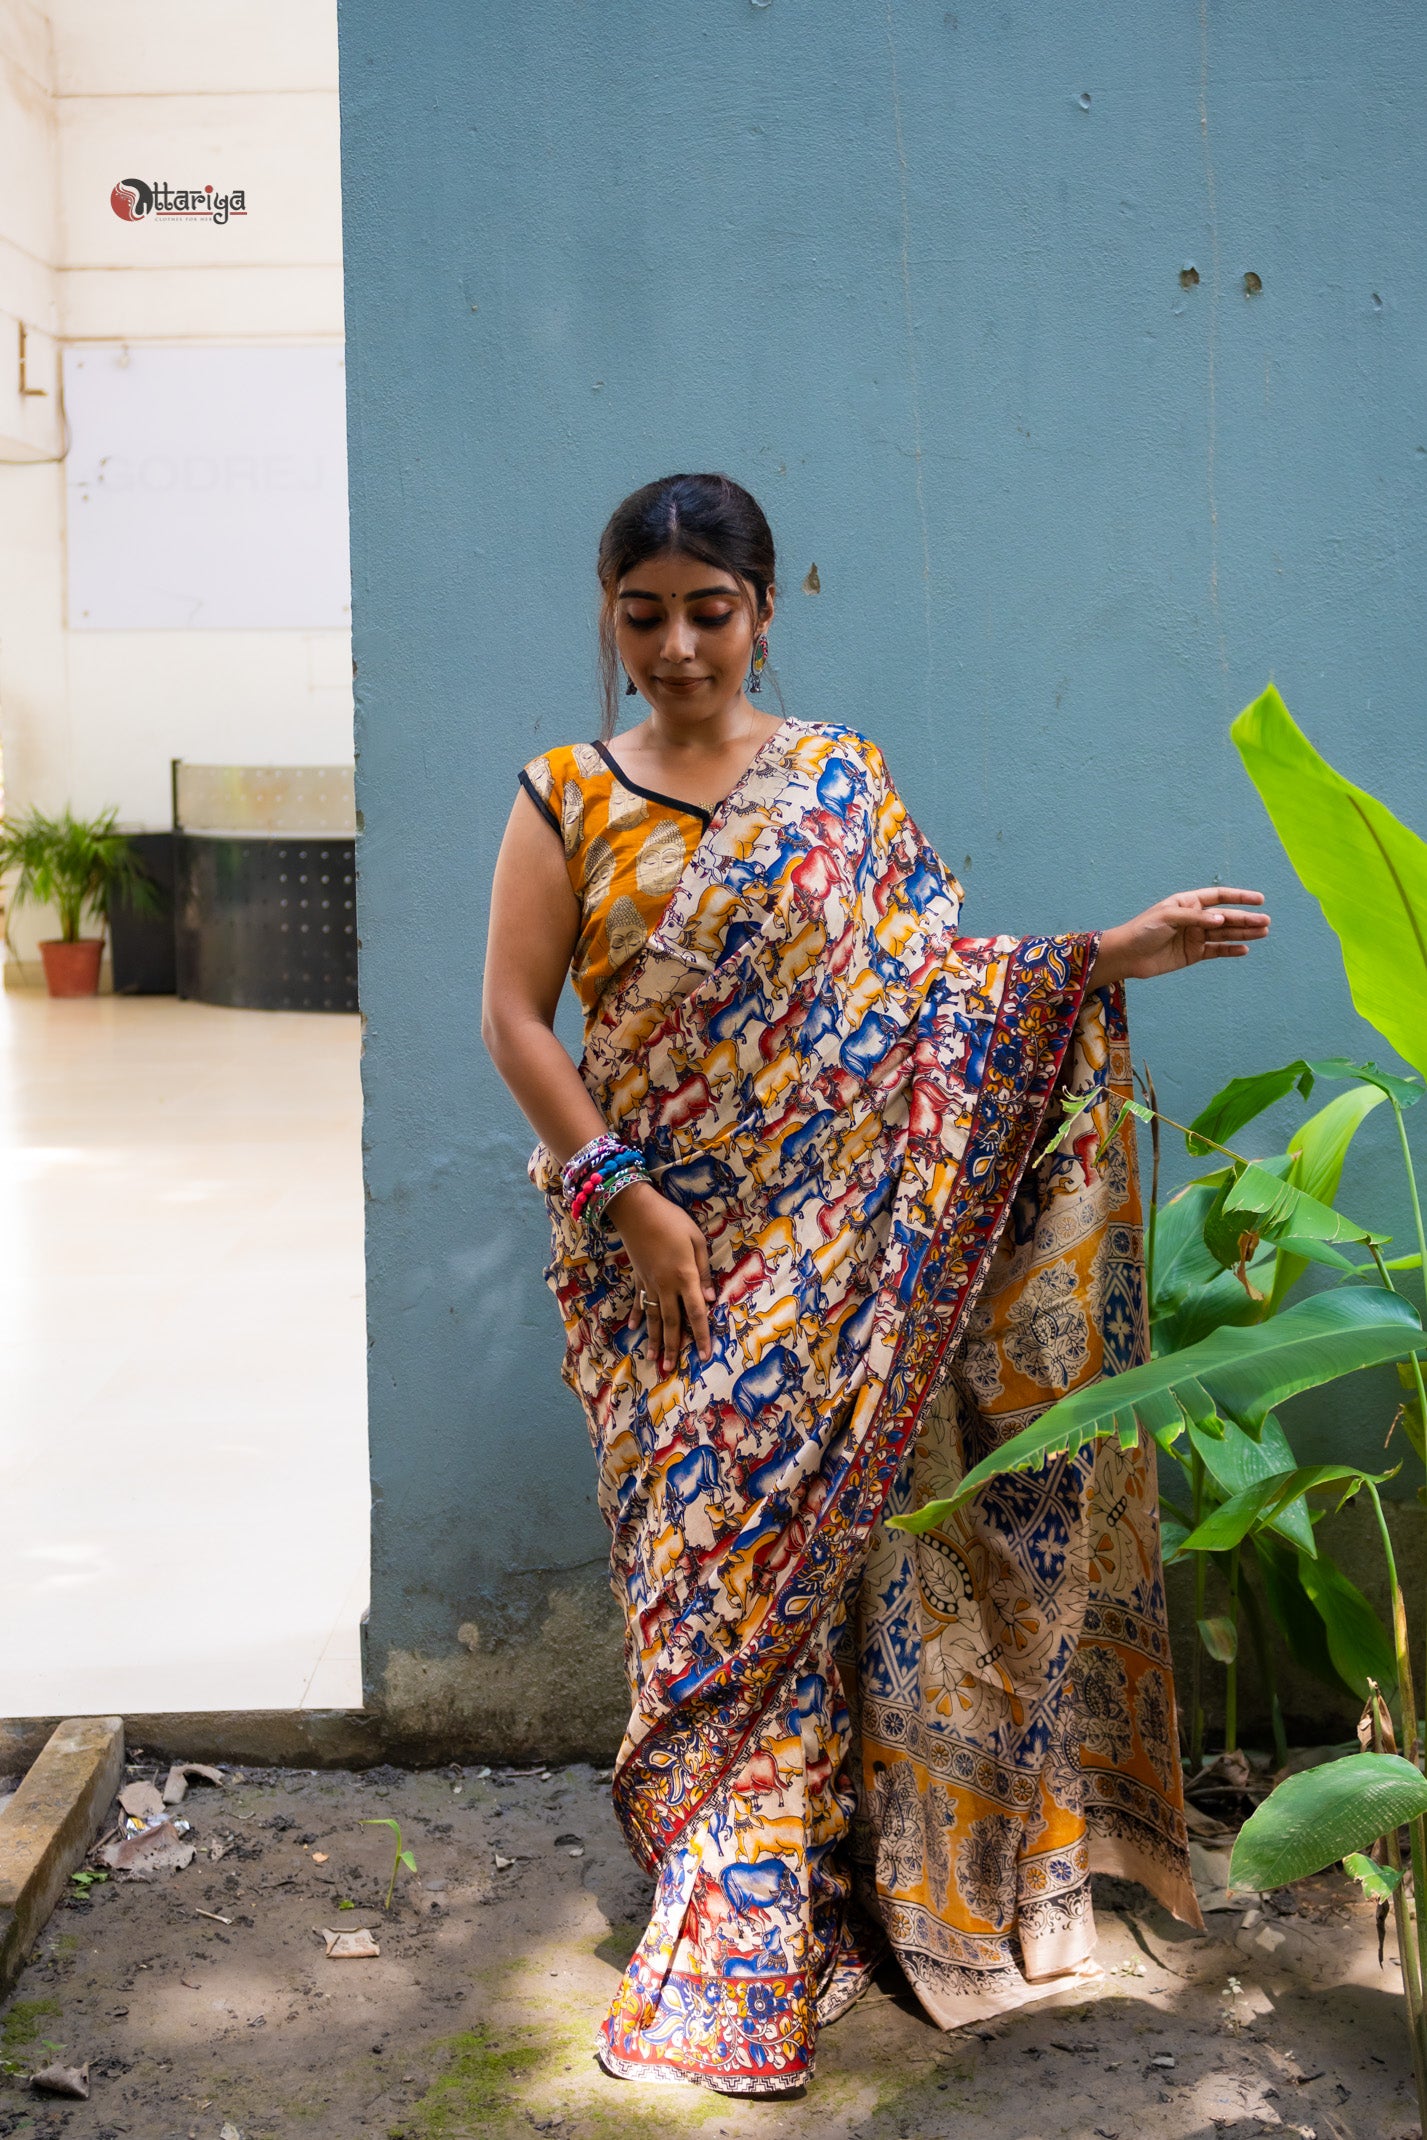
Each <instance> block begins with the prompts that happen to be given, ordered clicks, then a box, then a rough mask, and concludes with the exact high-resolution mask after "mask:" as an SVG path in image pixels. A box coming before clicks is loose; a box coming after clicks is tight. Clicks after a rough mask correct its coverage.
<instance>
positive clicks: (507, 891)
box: [481, 788, 605, 1166]
mask: <svg viewBox="0 0 1427 2140" xmlns="http://www.w3.org/2000/svg"><path fill="white" fill-rule="evenodd" d="M579 930H580V908H579V902H578V901H577V900H576V898H575V894H574V891H573V890H572V889H571V885H570V879H569V875H568V873H567V871H566V868H565V856H564V851H563V849H562V847H561V845H560V841H559V839H558V837H557V836H556V834H555V833H554V832H552V830H551V828H550V827H549V825H547V824H546V822H545V820H544V818H543V817H542V816H541V815H540V812H539V811H538V810H537V809H536V807H535V805H534V803H533V802H532V801H531V800H530V797H529V796H528V795H527V794H526V792H525V790H524V788H522V789H521V790H520V792H519V793H518V795H517V796H516V798H515V806H514V808H513V809H512V811H511V813H510V821H509V823H508V824H507V826H506V828H505V838H504V839H503V840H502V841H501V845H500V854H499V856H498V857H497V859H496V866H495V882H494V884H493V885H492V887H491V919H490V933H489V935H488V936H487V939H486V975H485V987H484V990H483V992H482V998H481V1037H482V1039H483V1040H484V1041H485V1044H486V1046H487V1048H488V1049H489V1050H490V1055H491V1060H492V1061H493V1062H494V1064H495V1066H496V1068H497V1070H499V1072H500V1074H501V1076H502V1077H503V1078H504V1079H505V1082H506V1084H507V1085H508V1086H509V1087H510V1089H511V1091H512V1092H513V1093H514V1095H515V1098H516V1100H517V1101H518V1103H519V1105H520V1108H521V1111H522V1113H523V1114H524V1115H525V1117H526V1120H527V1121H528V1122H529V1123H530V1125H531V1127H532V1128H533V1130H534V1131H535V1134H536V1135H537V1137H539V1138H540V1140H541V1142H542V1143H543V1144H545V1145H546V1146H548V1148H549V1150H550V1152H551V1155H552V1156H553V1158H554V1160H555V1164H556V1165H557V1166H563V1165H564V1164H565V1161H566V1160H567V1159H568V1158H569V1157H570V1155H571V1153H572V1152H578V1151H579V1149H580V1147H581V1145H584V1144H588V1143H589V1141H590V1139H591V1138H592V1137H598V1136H600V1135H601V1134H602V1132H603V1130H604V1128H605V1124H604V1123H603V1122H602V1121H601V1119H600V1112H599V1109H598V1108H597V1107H596V1106H595V1103H594V1101H593V1100H592V1099H591V1098H590V1095H589V1093H588V1091H587V1090H586V1089H585V1082H584V1079H583V1078H582V1077H581V1076H580V1073H579V1071H578V1070H577V1069H576V1068H575V1066H574V1064H573V1063H572V1062H571V1060H570V1058H569V1056H568V1055H567V1054H566V1053H565V1050H564V1049H563V1048H562V1047H561V1045H560V1043H559V1041H558V1040H557V1039H556V1038H555V1006H556V1004H557V1003H558V1002H559V1000H560V990H561V989H562V988H563V987H564V985H565V975H566V973H567V972H568V970H569V965H570V958H571V954H572V953H573V951H574V948H575V939H576V937H577V936H578V935H579Z"/></svg>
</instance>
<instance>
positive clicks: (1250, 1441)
mask: <svg viewBox="0 0 1427 2140" xmlns="http://www.w3.org/2000/svg"><path fill="white" fill-rule="evenodd" d="M1219 1425H1220V1432H1219V1433H1218V1434H1217V1435H1215V1434H1206V1433H1205V1431H1204V1429H1203V1427H1202V1426H1199V1425H1198V1424H1196V1423H1195V1422H1192V1421H1191V1423H1190V1427H1189V1439H1190V1441H1191V1443H1192V1444H1193V1446H1194V1448H1195V1450H1196V1452H1197V1453H1198V1455H1199V1457H1200V1458H1201V1460H1202V1461H1203V1464H1204V1468H1205V1470H1206V1471H1207V1472H1208V1474H1209V1476H1210V1478H1211V1479H1212V1480H1213V1481H1214V1484H1215V1485H1216V1486H1217V1487H1219V1488H1220V1489H1221V1490H1222V1491H1223V1492H1224V1493H1225V1494H1227V1495H1233V1494H1239V1493H1242V1492H1243V1491H1244V1489H1245V1487H1247V1486H1252V1485H1254V1484H1255V1483H1256V1481H1257V1480H1259V1479H1271V1478H1275V1477H1282V1476H1283V1475H1284V1474H1285V1473H1286V1472H1290V1471H1292V1470H1293V1468H1294V1466H1295V1464H1296V1463H1297V1462H1298V1459H1297V1457H1296V1456H1295V1455H1294V1453H1293V1451H1292V1450H1291V1449H1290V1448H1289V1446H1288V1436H1287V1435H1286V1434H1285V1433H1284V1431H1283V1429H1282V1427H1281V1426H1280V1425H1279V1423H1278V1421H1277V1420H1276V1419H1275V1418H1274V1416H1273V1414H1272V1412H1270V1413H1269V1416H1268V1418H1267V1419H1266V1420H1265V1421H1264V1423H1263V1425H1262V1427H1261V1428H1260V1429H1259V1438H1258V1440H1257V1441H1255V1440H1254V1438H1253V1436H1252V1435H1251V1434H1245V1432H1244V1430H1243V1428H1242V1427H1236V1426H1235V1425H1234V1422H1233V1421H1232V1419H1225V1420H1221V1421H1220V1422H1219ZM1269 1520H1270V1528H1271V1529H1273V1530H1275V1531H1279V1532H1281V1533H1282V1535H1283V1536H1284V1537H1285V1538H1289V1539H1291V1540H1292V1541H1293V1544H1294V1545H1295V1546H1298V1547H1301V1548H1302V1549H1303V1551H1304V1552H1305V1553H1310V1554H1311V1553H1313V1552H1314V1551H1316V1547H1315V1544H1314V1538H1313V1523H1312V1519H1311V1518H1310V1516H1309V1514H1308V1503H1307V1502H1306V1501H1305V1500H1304V1499H1303V1497H1302V1496H1301V1495H1299V1496H1297V1497H1296V1498H1295V1499H1293V1500H1292V1501H1289V1502H1288V1503H1286V1505H1285V1506H1284V1507H1282V1508H1279V1509H1276V1510H1275V1511H1274V1514H1273V1515H1272V1517H1271V1518H1270V1519H1269ZM1183 1535H1184V1537H1188V1535H1189V1533H1188V1531H1186V1532H1185V1533H1184V1534H1183ZM1180 1543H1182V1540H1181V1541H1180ZM1164 1553H1165V1559H1166V1560H1169V1559H1170V1558H1171V1557H1172V1556H1171V1554H1170V1550H1169V1547H1168V1546H1167V1545H1166V1546H1165V1548H1164Z"/></svg>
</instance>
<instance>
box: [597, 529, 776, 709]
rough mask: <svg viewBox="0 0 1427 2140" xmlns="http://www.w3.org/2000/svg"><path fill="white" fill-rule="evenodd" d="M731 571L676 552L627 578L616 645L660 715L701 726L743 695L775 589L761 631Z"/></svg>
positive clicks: (618, 607)
mask: <svg viewBox="0 0 1427 2140" xmlns="http://www.w3.org/2000/svg"><path fill="white" fill-rule="evenodd" d="M751 594H752V589H751V588H750V589H745V588H744V586H743V585H742V583H741V582H740V581H739V580H738V579H737V578H736V577H735V576H734V574H733V573H731V572H725V571H722V570H721V569H720V567H719V566H717V565H706V564H704V563H702V561H701V560H700V559H699V558H697V557H685V556H684V555H683V554H682V553H681V552H679V551H677V550H666V551H663V552H662V553H661V554H660V555H659V556H658V557H651V558H646V559H645V561H644V563H643V564H641V565H636V566H635V567H634V568H633V570H632V571H630V572H626V573H625V574H624V576H623V577H622V578H621V580H620V582H619V586H618V589H617V592H616V598H615V642H616V644H617V646H618V648H619V654H620V659H621V660H622V661H623V663H624V666H625V668H626V669H627V671H628V672H629V675H630V677H631V678H632V680H633V682H634V685H635V687H636V689H637V690H639V691H642V692H643V694H644V696H645V698H646V699H647V700H648V701H649V704H650V705H651V706H653V707H654V708H656V710H657V711H659V712H660V713H668V714H672V715H674V716H675V717H676V718H677V719H679V720H681V721H698V720H703V719H707V718H711V717H712V716H714V715H716V714H721V713H726V712H727V711H728V710H729V708H730V707H731V706H733V705H736V704H737V702H738V700H739V699H740V698H741V697H742V695H743V686H744V680H745V678H746V677H747V675H748V665H749V661H750V659H751V657H752V653H753V638H754V632H755V630H760V631H761V630H762V629H763V628H764V627H765V626H766V625H767V623H768V620H769V618H770V617H771V616H772V614H773V600H772V593H771V590H770V593H769V596H768V599H767V600H766V601H765V602H764V605H763V613H762V614H761V615H760V617H759V618H758V622H757V625H756V626H755V625H754V624H753V622H752V621H751V619H750V615H749V601H748V597H749V596H750V595H751Z"/></svg>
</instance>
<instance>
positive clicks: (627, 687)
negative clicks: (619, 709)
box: [624, 675, 634, 698]
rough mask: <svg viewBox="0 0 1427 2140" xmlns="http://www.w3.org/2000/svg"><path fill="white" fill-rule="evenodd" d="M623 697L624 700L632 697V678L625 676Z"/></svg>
mask: <svg viewBox="0 0 1427 2140" xmlns="http://www.w3.org/2000/svg"><path fill="white" fill-rule="evenodd" d="M624 695H625V697H626V698H633V696H634V678H633V677H632V676H629V675H626V677H625V679H624Z"/></svg>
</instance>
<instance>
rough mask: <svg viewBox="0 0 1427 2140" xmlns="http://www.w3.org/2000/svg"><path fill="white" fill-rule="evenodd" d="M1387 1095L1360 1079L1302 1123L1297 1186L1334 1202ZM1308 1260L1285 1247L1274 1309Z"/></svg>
mask: <svg viewBox="0 0 1427 2140" xmlns="http://www.w3.org/2000/svg"><path fill="white" fill-rule="evenodd" d="M1386 1098H1387V1094H1386V1093H1385V1092H1384V1091H1383V1089H1382V1087H1381V1085H1354V1086H1353V1087H1352V1088H1351V1090H1349V1091H1347V1092H1340V1093H1339V1094H1338V1096H1337V1098H1336V1099H1334V1100H1330V1101H1329V1102H1328V1105H1327V1106H1326V1107H1320V1108H1319V1110H1318V1112H1317V1114H1316V1115H1310V1116H1309V1118H1308V1120H1307V1121H1306V1122H1304V1123H1301V1124H1300V1126H1299V1127H1298V1128H1297V1129H1296V1130H1295V1131H1294V1133H1293V1135H1292V1136H1291V1137H1290V1138H1289V1140H1288V1150H1289V1154H1290V1156H1291V1158H1292V1160H1293V1166H1292V1169H1291V1171H1290V1173H1289V1177H1288V1178H1289V1180H1290V1181H1291V1182H1292V1183H1293V1186H1294V1187H1295V1188H1296V1189H1304V1190H1306V1191H1307V1193H1308V1195H1309V1196H1316V1197H1317V1198H1318V1200H1319V1202H1320V1203H1324V1204H1331V1203H1332V1201H1333V1199H1334V1197H1335V1196H1336V1195H1337V1193H1338V1184H1339V1182H1340V1181H1341V1180H1342V1178H1343V1162H1344V1161H1345V1160H1346V1158H1347V1156H1348V1147H1349V1145H1350V1144H1351V1143H1352V1141H1353V1139H1354V1137H1355V1136H1356V1135H1357V1133H1358V1131H1359V1129H1360V1128H1361V1127H1362V1125H1363V1123H1364V1121H1365V1120H1366V1119H1367V1117H1368V1116H1369V1115H1370V1114H1371V1113H1372V1111H1373V1109H1374V1108H1375V1107H1381V1105H1382V1103H1383V1101H1384V1100H1385V1099H1386ZM1307 1262H1308V1259H1307V1258H1306V1257H1304V1256H1302V1255H1295V1254H1294V1253H1293V1251H1292V1250H1291V1249H1287V1248H1282V1247H1280V1249H1279V1252H1278V1256H1277V1258H1276V1260H1275V1262H1274V1267H1273V1284H1272V1286H1271V1287H1270V1288H1269V1304H1268V1313H1269V1314H1270V1315H1276V1314H1277V1313H1278V1311H1279V1309H1280V1308H1281V1307H1282V1306H1283V1302H1284V1297H1285V1295H1286V1294H1287V1292H1288V1290H1289V1288H1290V1287H1291V1286H1294V1285H1296V1284H1297V1282H1298V1280H1299V1279H1300V1278H1301V1277H1302V1276H1303V1273H1304V1270H1305V1269H1306V1267H1307Z"/></svg>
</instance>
